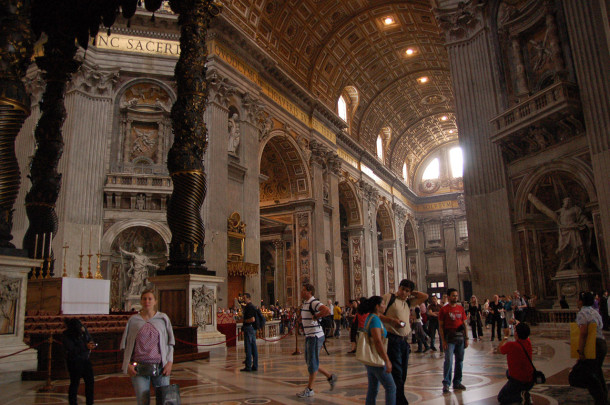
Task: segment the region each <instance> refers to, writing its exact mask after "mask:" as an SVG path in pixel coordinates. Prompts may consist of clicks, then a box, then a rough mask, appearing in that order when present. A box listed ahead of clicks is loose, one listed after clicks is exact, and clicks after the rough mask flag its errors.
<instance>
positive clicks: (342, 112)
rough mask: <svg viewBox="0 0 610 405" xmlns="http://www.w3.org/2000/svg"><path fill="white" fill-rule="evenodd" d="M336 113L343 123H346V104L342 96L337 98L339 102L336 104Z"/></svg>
mask: <svg viewBox="0 0 610 405" xmlns="http://www.w3.org/2000/svg"><path fill="white" fill-rule="evenodd" d="M337 111H338V113H339V117H341V119H342V120H343V121H345V122H347V103H346V102H345V99H344V98H343V96H340V97H339V101H338V102H337Z"/></svg>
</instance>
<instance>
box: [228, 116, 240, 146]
mask: <svg viewBox="0 0 610 405" xmlns="http://www.w3.org/2000/svg"><path fill="white" fill-rule="evenodd" d="M238 119H239V116H238V115H237V113H235V114H233V115H232V116H231V117H230V118H229V153H230V154H232V155H237V148H238V147H239V142H240V137H241V135H240V133H239V123H238V122H237V120H238Z"/></svg>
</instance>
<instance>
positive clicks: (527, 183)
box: [515, 159, 597, 221]
mask: <svg viewBox="0 0 610 405" xmlns="http://www.w3.org/2000/svg"><path fill="white" fill-rule="evenodd" d="M552 173H563V174H565V175H566V176H568V177H571V178H573V179H574V180H575V181H576V182H578V183H579V184H580V186H582V187H583V188H584V190H586V193H587V195H588V199H589V201H588V202H589V203H593V202H597V193H596V191H595V184H594V182H593V173H592V172H591V169H590V168H589V167H588V166H587V165H586V164H585V163H584V162H582V161H580V160H576V159H565V160H562V161H556V162H552V163H550V164H546V165H542V166H540V167H538V168H537V169H536V170H534V171H533V172H532V173H531V174H530V175H528V176H527V177H526V178H525V179H524V180H523V181H522V182H521V183H520V184H519V186H518V188H517V190H516V192H515V221H522V220H524V219H525V218H526V216H527V212H528V207H529V205H530V204H531V203H530V202H529V200H528V199H527V195H528V194H529V193H530V192H532V191H533V190H534V189H535V188H536V186H537V185H539V183H540V181H541V180H542V179H543V178H544V177H545V176H548V175H549V174H552Z"/></svg>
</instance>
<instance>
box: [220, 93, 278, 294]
mask: <svg viewBox="0 0 610 405" xmlns="http://www.w3.org/2000/svg"><path fill="white" fill-rule="evenodd" d="M241 104H242V112H243V117H241V116H240V119H241V124H240V128H241V141H240V143H241V144H240V146H239V149H240V155H239V156H240V162H239V163H240V164H241V165H242V166H243V167H242V169H241V170H245V174H244V179H243V184H241V187H242V188H241V190H242V192H241V196H240V197H241V206H242V207H243V208H242V211H243V214H242V220H243V221H244V222H246V224H247V225H248V226H247V227H246V240H245V244H246V251H245V256H244V260H245V261H247V262H248V263H259V264H260V258H261V253H260V250H261V245H260V234H261V232H260V224H261V221H260V213H261V211H260V187H259V181H260V177H259V174H260V161H259V151H260V143H259V131H260V127H259V125H260V116H261V114H263V110H264V107H265V106H264V105H263V104H262V103H261V102H260V101H259V100H258V99H256V98H254V96H253V95H251V94H250V93H245V94H244V95H243V96H242V100H241ZM225 128H227V125H225ZM225 145H228V140H227V142H226V143H225ZM225 170H226V169H225ZM259 267H260V266H259ZM248 283H250V284H248ZM246 284H247V285H248V287H249V291H251V292H252V293H253V298H254V297H256V298H257V299H258V300H260V295H261V280H260V271H259V275H258V276H256V277H249V280H248V281H246ZM276 297H277V296H276ZM257 302H258V301H257ZM283 303H284V302H282V304H283Z"/></svg>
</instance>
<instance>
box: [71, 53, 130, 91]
mask: <svg viewBox="0 0 610 405" xmlns="http://www.w3.org/2000/svg"><path fill="white" fill-rule="evenodd" d="M119 76H120V68H118V67H113V68H102V67H100V66H99V65H94V64H91V63H88V62H87V61H85V62H84V63H83V64H82V65H80V67H79V68H78V70H77V71H76V73H74V74H73V75H72V81H71V82H70V83H69V85H68V89H67V91H66V93H68V92H71V91H81V92H83V93H86V94H89V95H91V96H96V97H112V95H113V94H114V90H115V89H116V87H117V83H118V81H119Z"/></svg>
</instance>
